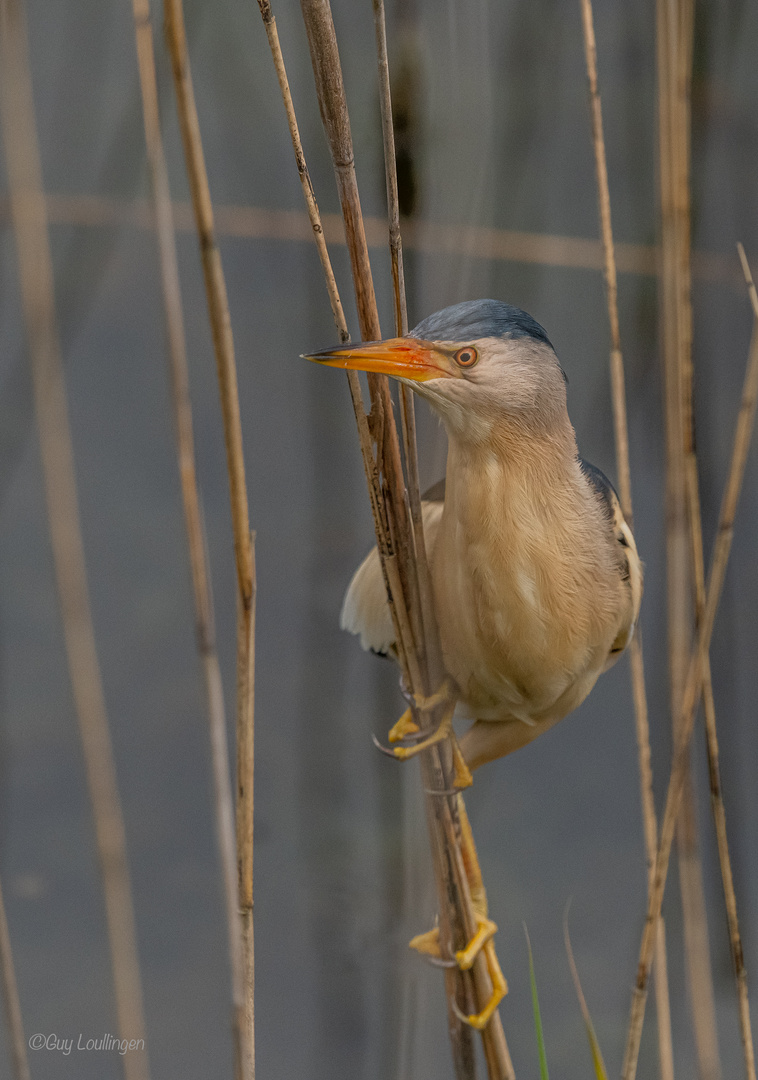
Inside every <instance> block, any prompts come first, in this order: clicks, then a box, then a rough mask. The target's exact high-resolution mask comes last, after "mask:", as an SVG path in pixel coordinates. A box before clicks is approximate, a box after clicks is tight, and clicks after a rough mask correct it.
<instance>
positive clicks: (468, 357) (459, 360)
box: [455, 345, 479, 367]
mask: <svg viewBox="0 0 758 1080" xmlns="http://www.w3.org/2000/svg"><path fill="white" fill-rule="evenodd" d="M478 359H479V354H478V352H477V351H476V349H475V348H474V347H473V346H472V345H467V346H466V348H465V349H459V350H458V352H457V353H456V354H455V362H456V364H458V366H459V367H473V366H474V364H475V363H476V362H477V360H478Z"/></svg>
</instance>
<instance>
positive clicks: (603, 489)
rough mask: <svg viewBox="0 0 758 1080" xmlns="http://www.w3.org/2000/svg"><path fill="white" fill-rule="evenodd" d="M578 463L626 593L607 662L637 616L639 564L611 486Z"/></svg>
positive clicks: (589, 467)
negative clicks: (596, 500)
mask: <svg viewBox="0 0 758 1080" xmlns="http://www.w3.org/2000/svg"><path fill="white" fill-rule="evenodd" d="M579 464H580V465H581V467H582V472H583V473H584V475H585V476H586V477H587V479H588V480H589V482H590V484H591V485H592V487H593V488H594V489H595V491H596V493H597V494H598V495H599V496H600V498H601V499H602V502H603V506H604V508H605V512H606V516H607V518H608V522H609V524H610V525H611V528H612V529H613V535H614V537H615V539H616V542H617V543H618V545H619V563H620V566H621V574H622V578H623V580H624V583H625V585H626V587H627V588H628V589H629V594H630V601H631V603H630V618H629V620H628V621H626V622H625V624H624V625H623V626H622V627H621V629H620V630H619V633H618V635H617V637H616V640H615V641H614V642H613V645H612V646H611V651H610V659H611V661H613V660H615V659H616V657H617V656H618V654H619V653H622V652H623V651H624V649H625V648H626V647H627V645H628V644H629V642H630V641H631V640H632V634H633V633H634V627H635V625H636V623H637V616H638V615H639V611H640V604H641V602H642V562H641V561H640V557H639V555H638V554H637V545H636V544H635V542H634V536H633V534H632V530H631V529H630V528H629V525H628V523H627V520H626V518H625V517H624V514H623V512H622V510H621V503H620V502H619V497H618V495H617V494H616V489H615V488H614V486H613V484H612V483H611V482H610V480H609V479H608V477H607V476H606V475H605V473H603V472H601V471H600V469H598V468H597V467H596V466H595V465H592V464H591V463H590V462H589V461H585V460H584V458H580V459H579Z"/></svg>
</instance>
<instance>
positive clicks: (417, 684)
mask: <svg viewBox="0 0 758 1080" xmlns="http://www.w3.org/2000/svg"><path fill="white" fill-rule="evenodd" d="M301 6H302V9H303V17H304V20H305V24H306V30H307V33H308V39H309V45H310V49H311V58H312V62H313V68H314V74H315V77H316V86H317V92H318V97H319V105H320V108H321V114H322V119H323V122H324V127H325V130H326V133H327V139H328V142H329V145H330V150H331V153H332V159H333V163H334V166H335V175H336V179H337V186H338V190H339V194H340V201H341V204H342V207H343V214H344V217H345V231H346V237H347V242H348V249H349V252H350V257H351V265H352V268H353V277H354V282H355V285H356V299H357V303H358V312H359V319H360V323H361V331H362V335H363V337H364V338H367V339H371V338H376V337H378V336H379V335H380V328H379V320H378V313H377V310H376V301H375V298H374V291H373V283H372V279H371V271H370V264H369V261H368V249H367V245H366V238H365V231H364V229H363V223H362V218H361V214H360V202H359V198H358V190H357V184H356V181H355V169H354V163H353V150H352V139H351V135H350V125H349V118H348V115H347V106H346V102H345V96H344V86H343V83H342V73H341V66H340V62H339V54H338V51H337V44H336V38H335V34H334V26H333V23H332V19H331V10H330V7H329V4H328V3H326V2H324V0H303V2H302V4H301ZM369 390H370V393H371V399H372V413H371V420H372V425H371V434H372V437H373V439H374V441H375V443H376V445H377V450H378V455H379V462H378V467H379V470H380V472H381V477H382V481H383V489H382V490H383V494H384V496H385V498H386V500H387V501H386V507H387V523H388V527H389V534H388V537H387V539H388V540H389V541H390V542H391V544H392V545H393V547H392V550H391V551H390V553H389V556H388V555H387V554H386V553H385V552H383V551H382V541H383V538H382V536H381V534H380V533H379V534H378V537H377V539H378V542H379V549H380V553H381V554H382V555H383V561H384V564H385V573H386V577H387V580H388V582H389V586H390V588H389V600H390V608H391V611H392V613H393V620H394V622H395V629H396V633H397V635H398V644H399V646H400V656H401V662H402V664H403V667H404V670H405V673H406V678H407V679H408V683H409V685H410V686H411V687H413V688H421V689H422V690H424V691H425V692H429V689H430V687H431V685H432V684H430V682H429V679H428V676H427V673H426V672H425V671H424V670H423V666H422V664H421V662H420V656H419V643H420V639H421V631H422V627H421V621H420V619H419V593H418V589H419V585H418V578H417V576H416V562H415V559H414V550H413V543H412V535H411V534H410V529H409V525H410V522H409V520H408V514H407V510H406V505H405V492H404V485H403V482H402V470H401V467H400V457H399V446H398V441H397V433H396V431H395V428H394V418H393V415H392V411H391V404H390V399H389V391H388V387H387V380H386V378H384V377H377V376H370V377H369ZM368 471H369V470H367V472H368ZM390 567H393V569H392V572H391V573H390V572H389V571H390ZM409 601H410V602H409ZM422 655H423V654H422ZM424 676H427V677H424ZM445 755H446V751H445V750H443V751H442V753H441V754H440V753H438V752H437V751H436V750H435V751H433V752H432V753H430V754H425V755H423V756H424V758H426V761H425V762H424V761H422V772H423V773H424V775H425V776H427V775H428V776H429V777H430V778H431V780H432V782H433V783H434V784H435V786H436V787H437V788H440V787H444V786H445V782H446V777H447V776H449V763H446V762H444V761H443V760H442V758H443V757H444V756H445ZM427 809H428V816H429V819H430V821H431V822H432V823H433V826H434V827H433V829H432V835H433V843H432V849H433V855H434V854H435V853H436V857H435V858H434V865H435V876H436V878H437V885H438V891H439V893H440V909H441V910H440V916H441V937H442V941H443V943H444V945H447V943H448V941H449V940H450V938H449V936H448V934H449V932H450V931H452V932H453V934H454V937H453V940H454V941H456V942H457V940H461V941H463V940H467V938H466V931H467V928H470V930H471V932H473V929H474V928H475V920H474V914H473V909H472V908H471V904H470V896H467V895H466V887H467V882H466V879H465V872H464V870H463V865H462V858H461V855H460V849H459V848H457V847H456V845H457V843H458V842H459V832H458V828H459V827H458V824H457V822H456V814H455V811H454V809H452V808H450V807H449V806H447V805H446V800H440V799H436V800H434V805H431V804H428V807H427ZM435 838H436V840H438V841H439V842H440V844H441V847H439V848H438V847H437V845H436V843H435V842H434V841H435ZM451 845H452V846H451ZM443 855H444V856H446V857H444V858H443V857H442V856H443ZM451 856H452V866H451ZM461 915H462V916H463V925H461ZM469 936H470V934H469ZM444 945H443V947H444ZM456 947H458V946H457V945H456ZM460 982H461V983H462V984H463V985H464V987H465V980H460ZM448 983H450V979H448ZM488 983H489V976H488V974H487V971H486V964H485V962H484V958H483V957H480V958H479V959H478V960H477V963H476V965H475V970H474V984H475V986H476V987H477V990H478V995H477V996H479V995H481V994H482V992H483V991H484V990H486V989H487V986H488ZM482 1004H483V1000H482ZM464 1007H465V1006H464ZM449 1016H450V1029H451V1037H452V1041H453V1057H454V1063H455V1065H456V1069H457V1070H458V1073H459V1075H462V1076H464V1075H465V1076H468V1075H471V1072H470V1070H471V1068H472V1067H473V1057H472V1056H471V1054H470V1052H469V1051H467V1049H466V1046H467V1044H468V1043H469V1041H470V1040H469V1035H468V1031H465V1032H464V1031H462V1029H461V1026H460V1025H459V1024H458V1023H457V1018H456V1017H455V1014H454V1010H453V1009H452V1008H451V1010H450V1014H449ZM491 1026H492V1027H493V1028H495V1029H497V1026H499V1020H495V1019H493V1022H492V1024H491ZM506 1058H507V1049H506ZM509 1065H510V1063H509V1060H508V1062H507V1066H506V1067H508V1066H509ZM511 1073H512V1067H511ZM511 1073H508V1072H504V1073H503V1075H504V1076H507V1075H511Z"/></svg>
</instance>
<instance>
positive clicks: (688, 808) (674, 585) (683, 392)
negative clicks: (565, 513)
mask: <svg viewBox="0 0 758 1080" xmlns="http://www.w3.org/2000/svg"><path fill="white" fill-rule="evenodd" d="M693 6H694V5H693V2H692V0H673V2H672V0H660V2H659V3H658V9H657V42H658V112H659V125H658V129H659V155H658V156H659V163H660V183H659V186H660V202H661V254H662V265H661V278H660V282H661V299H662V320H663V335H662V337H663V345H664V349H663V356H664V416H665V427H666V555H667V559H666V566H667V571H666V578H667V600H668V604H667V606H668V644H669V678H670V700H671V715H672V722H673V723H676V718H677V716H678V714H679V707H680V704H681V697H682V690H683V685H684V680H685V678H686V674H687V660H688V657H689V652H690V648H691V642H692V625H693V618H692V615H693V611H692V591H693V566H692V562H691V559H690V557H689V556H690V552H691V549H692V546H691V545H692V541H691V535H692V531H693V528H697V529H699V528H700V525H699V521H698V523H697V525H694V523H693V519H692V515H691V514H688V508H689V507H691V506H692V501H691V500H688V488H691V486H692V485H690V484H689V483H688V477H689V476H690V475H692V476H694V483H695V486H697V463H696V460H695V450H694V440H693V417H692V387H693V368H692V299H691V294H692V273H691V250H690V247H691V240H690V146H689V143H690V137H689V132H690V83H691V72H692V42H693V24H694V14H693ZM675 734H676V733H675ZM677 850H678V861H679V884H680V895H681V901H682V913H683V928H684V946H685V958H686V963H687V969H688V975H689V979H688V987H689V996H690V1001H691V1006H692V1019H693V1030H694V1036H695V1046H696V1050H697V1057H698V1063H699V1072H700V1075H701V1076H702V1077H703V1080H718V1078H719V1077H720V1076H721V1066H720V1063H719V1050H718V1033H717V1028H716V1008H715V998H714V990H713V977H712V972H711V961H710V947H709V940H708V923H707V917H706V906H705V890H704V885H703V868H702V862H701V858H700V845H699V839H698V825H697V802H696V790H695V783H694V777H693V773H692V769H691V767H689V768H688V775H687V778H686V780H685V785H684V793H683V797H682V806H681V809H680V811H679V822H678V826H677Z"/></svg>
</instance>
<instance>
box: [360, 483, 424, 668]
mask: <svg viewBox="0 0 758 1080" xmlns="http://www.w3.org/2000/svg"><path fill="white" fill-rule="evenodd" d="M422 513H423V518H424V538H425V541H426V549H427V553H428V555H429V557H430V558H431V555H432V551H433V550H434V543H435V541H436V539H437V529H438V526H439V521H440V517H441V516H442V503H441V502H425V503H422ZM340 627H341V628H342V629H343V630H349V631H350V633H351V634H359V635H360V639H361V645H362V646H363V648H364V649H371V651H372V652H377V653H388V652H390V651H391V649H392V647H393V646H394V644H395V629H394V627H393V625H392V616H391V615H390V609H389V605H388V603H387V592H386V590H385V587H384V578H383V576H382V567H381V564H380V562H379V552H378V551H377V549H376V548H372V550H371V551H370V552H369V553H368V555H367V556H366V558H365V559H364V560H363V562H362V563H361V565H360V566H359V567H358V569H357V570H356V571H355V573H354V574H353V579H352V581H351V582H350V585H349V586H348V590H347V593H346V594H345V599H344V602H343V604H342V612H341V614H340Z"/></svg>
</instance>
